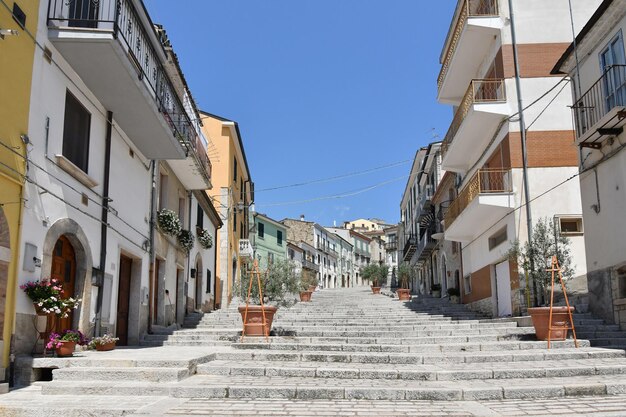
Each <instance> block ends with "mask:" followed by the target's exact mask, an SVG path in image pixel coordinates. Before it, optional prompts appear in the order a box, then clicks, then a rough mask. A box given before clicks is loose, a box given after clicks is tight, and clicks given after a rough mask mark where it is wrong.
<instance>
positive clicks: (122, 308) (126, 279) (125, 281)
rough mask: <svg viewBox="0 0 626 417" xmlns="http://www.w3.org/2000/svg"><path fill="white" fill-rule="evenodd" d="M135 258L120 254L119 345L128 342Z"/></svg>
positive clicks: (118, 295) (118, 294) (117, 332)
mask: <svg viewBox="0 0 626 417" xmlns="http://www.w3.org/2000/svg"><path fill="white" fill-rule="evenodd" d="M132 266H133V260H132V259H131V258H129V257H127V256H124V255H120V275H119V280H118V291H117V321H116V336H117V337H119V339H120V340H119V341H118V342H117V344H118V345H121V346H126V345H127V344H128V311H129V307H130V277H131V270H132Z"/></svg>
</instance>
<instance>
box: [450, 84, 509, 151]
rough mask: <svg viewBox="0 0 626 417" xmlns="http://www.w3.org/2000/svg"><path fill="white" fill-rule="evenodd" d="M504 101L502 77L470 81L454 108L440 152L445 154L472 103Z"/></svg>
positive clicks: (504, 91) (504, 93)
mask: <svg viewBox="0 0 626 417" xmlns="http://www.w3.org/2000/svg"><path fill="white" fill-rule="evenodd" d="M502 102H506V88H505V82H504V79H502V78H494V79H475V80H472V81H471V82H470V85H469V86H468V87H467V91H466V92H465V95H464V96H463V100H461V104H460V105H459V108H458V109H457V110H456V113H455V114H454V117H453V118H452V122H451V123H450V127H449V128H448V131H447V132H446V136H445V138H444V139H443V143H442V144H441V153H442V155H445V154H446V152H447V151H448V148H449V146H450V144H451V143H452V141H453V140H454V137H455V136H456V134H457V132H458V131H459V129H460V127H461V124H462V123H463V120H465V117H466V116H467V114H468V113H469V111H470V108H471V106H472V105H474V104H480V103H502Z"/></svg>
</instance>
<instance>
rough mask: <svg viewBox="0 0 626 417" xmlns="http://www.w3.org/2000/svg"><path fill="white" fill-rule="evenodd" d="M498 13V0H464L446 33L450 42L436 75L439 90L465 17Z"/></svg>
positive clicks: (465, 19) (493, 15)
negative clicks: (451, 26)
mask: <svg viewBox="0 0 626 417" xmlns="http://www.w3.org/2000/svg"><path fill="white" fill-rule="evenodd" d="M499 15H500V12H499V9H498V0H464V1H463V5H462V6H461V11H460V13H459V17H458V18H457V20H456V24H454V29H453V30H452V31H451V32H450V33H449V34H448V36H450V42H449V43H448V47H447V49H446V52H445V54H444V59H443V63H442V65H441V70H440V71H439V76H438V77H437V88H438V89H439V90H441V86H442V84H443V80H444V79H445V78H446V75H447V74H448V70H449V69H450V61H452V57H453V56H454V53H455V52H456V48H457V46H458V44H459V39H460V38H461V34H462V33H463V29H464V28H465V25H466V24H467V19H469V18H470V17H497V16H499Z"/></svg>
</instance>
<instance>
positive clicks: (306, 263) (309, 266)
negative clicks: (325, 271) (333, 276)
mask: <svg viewBox="0 0 626 417" xmlns="http://www.w3.org/2000/svg"><path fill="white" fill-rule="evenodd" d="M302 268H304V269H310V270H312V271H319V270H320V266H319V265H318V264H316V263H314V262H311V261H307V260H306V259H303V260H302Z"/></svg>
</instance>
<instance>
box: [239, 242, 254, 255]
mask: <svg viewBox="0 0 626 417" xmlns="http://www.w3.org/2000/svg"><path fill="white" fill-rule="evenodd" d="M253 257H254V249H253V248H252V244H251V243H250V239H239V258H240V259H244V260H250V259H252V258H253Z"/></svg>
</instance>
